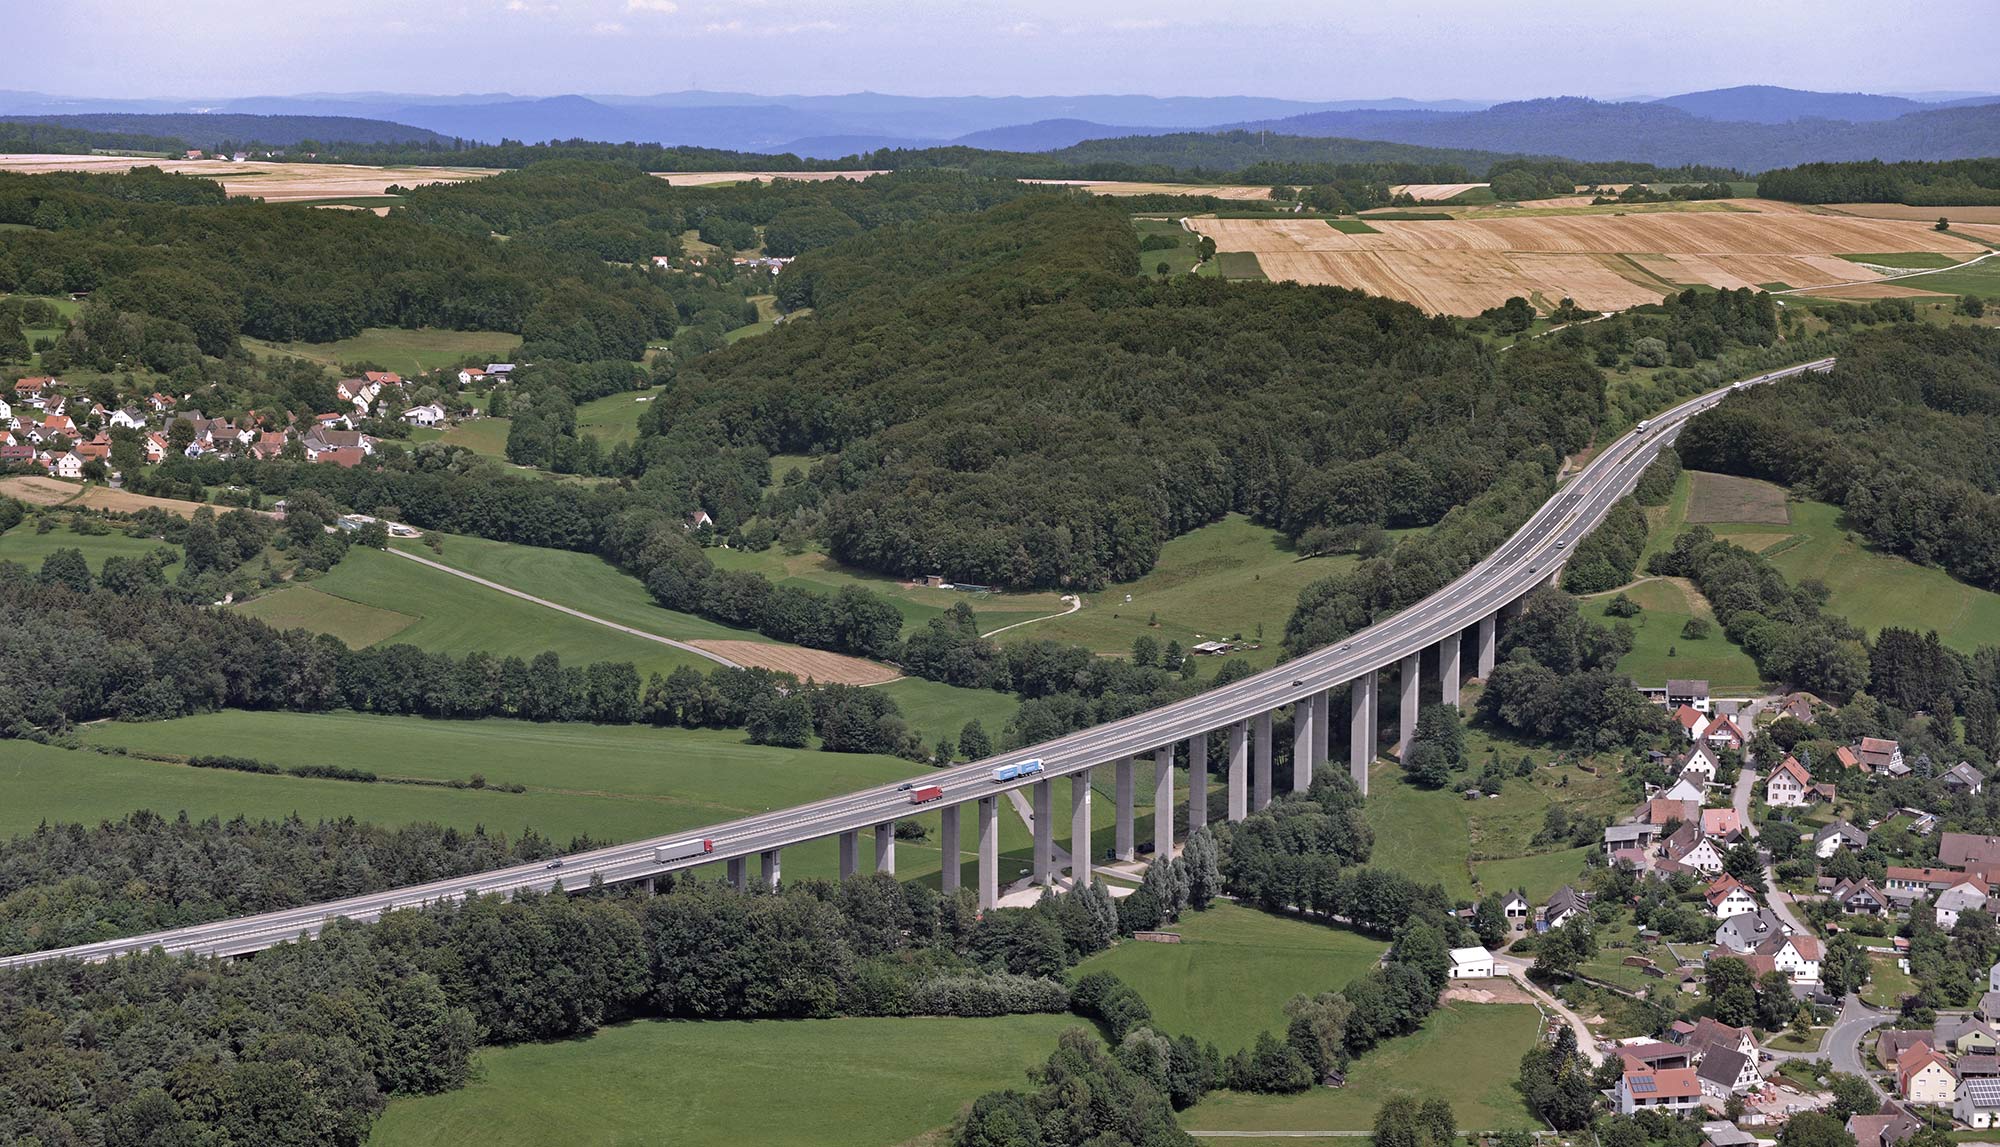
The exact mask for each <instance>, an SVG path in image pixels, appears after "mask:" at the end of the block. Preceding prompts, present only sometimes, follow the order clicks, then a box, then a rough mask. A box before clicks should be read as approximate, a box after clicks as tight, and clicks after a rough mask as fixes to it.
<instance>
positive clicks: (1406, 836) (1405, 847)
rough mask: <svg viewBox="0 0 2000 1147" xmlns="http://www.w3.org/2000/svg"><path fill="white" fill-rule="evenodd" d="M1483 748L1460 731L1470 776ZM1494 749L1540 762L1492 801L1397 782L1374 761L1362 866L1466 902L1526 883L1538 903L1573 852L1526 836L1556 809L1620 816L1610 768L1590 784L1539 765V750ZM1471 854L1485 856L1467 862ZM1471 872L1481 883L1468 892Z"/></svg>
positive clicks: (1543, 753) (1574, 864)
mask: <svg viewBox="0 0 2000 1147" xmlns="http://www.w3.org/2000/svg"><path fill="white" fill-rule="evenodd" d="M1490 747H1496V746H1495V742H1493V741H1492V740H1491V739H1490V738H1488V737H1486V736H1485V735H1484V734H1483V732H1482V731H1481V730H1478V729H1473V730H1469V731H1468V735H1467V737H1466V752H1467V755H1468V756H1469V757H1470V758H1471V759H1472V762H1473V768H1474V769H1475V770H1476V769H1478V768H1480V767H1482V766H1483V763H1484V762H1485V760H1486V759H1487V752H1488V749H1489V748H1490ZM1497 747H1498V748H1499V750H1500V756H1501V759H1502V760H1503V761H1506V762H1507V763H1509V764H1512V763H1513V762H1515V761H1518V760H1520V758H1521V754H1522V753H1523V752H1524V751H1528V752H1529V753H1530V755H1532V756H1533V757H1534V758H1535V760H1536V761H1537V762H1543V764H1542V767H1541V768H1538V769H1536V770H1535V772H1534V774H1533V775H1532V776H1530V777H1527V778H1525V779H1524V778H1510V779H1509V780H1508V781H1507V783H1506V785H1505V786H1504V787H1503V789H1502V791H1501V794H1500V795H1499V796H1498V797H1494V798H1490V799H1489V798H1482V799H1480V800H1466V799H1465V798H1464V796H1463V795H1461V794H1460V793H1459V792H1458V791H1457V790H1456V789H1455V788H1446V789H1436V790H1432V789H1421V788H1418V787H1416V786H1415V785H1411V784H1406V783H1405V782H1404V780H1403V775H1402V769H1401V767H1400V766H1398V765H1396V764H1393V763H1390V762H1377V763H1376V765H1375V768H1374V771H1373V772H1372V773H1371V774H1370V776H1369V793H1368V804H1367V806H1366V816H1367V819H1368V823H1369V825H1370V826H1371V827H1373V828H1374V830H1375V851H1374V854H1373V856H1372V857H1371V860H1370V863H1372V864H1374V865H1376V866H1378V867H1381V868H1392V869H1395V870H1397V871H1399V872H1403V873H1405V874H1407V875H1409V876H1413V877H1415V878H1417V879H1419V880H1424V881H1432V880H1435V881H1437V882H1438V883H1440V884H1443V885H1444V889H1445V891H1446V892H1447V893H1450V894H1451V895H1453V896H1465V897H1470V896H1472V895H1474V894H1475V893H1476V892H1477V893H1484V892H1493V891H1499V890H1504V889H1506V888H1510V887H1515V886H1520V885H1524V884H1525V885H1526V887H1527V891H1528V895H1529V896H1530V897H1531V898H1536V899H1539V898H1540V897H1543V896H1546V895H1547V894H1548V893H1550V892H1553V891H1555V890H1556V888H1557V887H1558V886H1560V885H1562V884H1564V883H1567V882H1568V881H1569V880H1572V879H1574V878H1575V876H1576V874H1577V872H1578V869H1579V861H1580V858H1581V853H1580V852H1578V851H1577V850H1574V849H1563V850H1559V851H1556V852H1552V853H1550V852H1543V853H1537V852H1535V851H1533V850H1534V848H1535V846H1534V844H1533V838H1534V835H1535V833H1536V832H1537V831H1539V830H1540V829H1541V827H1542V816H1543V814H1544V813H1545V812H1546V811H1547V809H1548V807H1549V805H1551V804H1554V803H1561V804H1562V805H1564V806H1565V807H1567V808H1568V809H1570V810H1571V811H1572V812H1574V813H1580V814H1584V813H1588V814H1605V813H1611V812H1615V811H1620V810H1621V806H1622V803H1623V802H1622V799H1621V798H1620V797H1619V795H1618V787H1617V784H1616V782H1615V781H1614V780H1613V779H1612V778H1611V776H1610V770H1609V769H1606V770H1603V771H1602V773H1601V774H1600V775H1599V776H1595V777H1593V776H1591V775H1590V774H1589V773H1586V772H1584V771H1582V770H1581V769H1577V768H1574V767H1568V768H1556V767H1552V766H1550V765H1548V764H1546V763H1545V762H1547V760H1548V759H1549V757H1550V753H1549V752H1548V751H1547V750H1523V748H1522V747H1521V746H1520V745H1518V744H1509V743H1505V742H1501V743H1498V745H1497ZM1466 775H1470V774H1466ZM1565 780H1567V784H1565V783H1564V782H1565ZM1475 855H1477V856H1480V857H1484V858H1487V859H1482V860H1477V861H1475V860H1473V859H1472V857H1473V856H1475ZM1475 870H1476V871H1477V873H1478V878H1479V884H1480V887H1479V888H1476V889H1475V888H1474V886H1473V873H1474V871H1475Z"/></svg>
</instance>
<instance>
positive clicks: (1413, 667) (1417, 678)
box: [1396, 653, 1423, 761]
mask: <svg viewBox="0 0 2000 1147" xmlns="http://www.w3.org/2000/svg"><path fill="white" fill-rule="evenodd" d="M1422 661H1423V655H1422V654H1420V653H1412V654H1410V655H1409V656H1408V657H1405V658H1403V670H1402V678H1403V679H1402V682H1401V684H1400V688H1401V689H1402V692H1403V698H1402V699H1403V706H1402V720H1400V721H1398V722H1397V724H1396V759H1397V760H1399V761H1400V760H1402V759H1403V753H1404V752H1405V750H1407V749H1408V748H1409V747H1410V741H1411V740H1412V739H1413V738H1415V737H1416V735H1417V689H1418V688H1419V687H1420V686H1421V685H1422V684H1423V672H1422V671H1421V670H1420V669H1419V668H1418V666H1419V665H1420V663H1421V662H1422Z"/></svg>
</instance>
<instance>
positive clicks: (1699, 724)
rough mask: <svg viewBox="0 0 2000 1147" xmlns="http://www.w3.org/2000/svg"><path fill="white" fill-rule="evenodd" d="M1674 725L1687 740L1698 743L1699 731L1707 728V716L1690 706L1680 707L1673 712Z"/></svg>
mask: <svg viewBox="0 0 2000 1147" xmlns="http://www.w3.org/2000/svg"><path fill="white" fill-rule="evenodd" d="M1674 724H1675V725H1678V726H1679V727H1680V730H1681V733H1682V735H1684V736H1686V737H1687V739H1688V740H1690V741H1699V740H1700V739H1701V731H1702V730H1703V729H1705V728H1707V727H1708V716H1707V714H1705V713H1703V712H1702V711H1701V710H1699V709H1696V708H1695V707H1693V706H1692V705H1682V706H1680V707H1679V708H1677V709H1675V710H1674Z"/></svg>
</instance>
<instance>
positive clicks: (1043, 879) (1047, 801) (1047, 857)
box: [1034, 780, 1056, 888]
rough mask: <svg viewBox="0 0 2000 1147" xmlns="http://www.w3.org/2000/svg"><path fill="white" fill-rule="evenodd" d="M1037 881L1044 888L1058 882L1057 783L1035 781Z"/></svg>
mask: <svg viewBox="0 0 2000 1147" xmlns="http://www.w3.org/2000/svg"><path fill="white" fill-rule="evenodd" d="M1034 792H1035V883H1036V884H1039V885H1041V886H1042V887H1044V888H1047V887H1049V886H1050V885H1052V884H1054V883H1055V882H1056V799H1055V798H1056V784H1055V782H1054V781H1051V780H1039V781H1036V782H1035V786H1034Z"/></svg>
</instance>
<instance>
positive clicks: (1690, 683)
mask: <svg viewBox="0 0 2000 1147" xmlns="http://www.w3.org/2000/svg"><path fill="white" fill-rule="evenodd" d="M1683 705H1685V706H1687V707H1688V708H1690V709H1693V710H1694V711H1696V712H1697V713H1706V712H1708V711H1709V696H1708V682H1706V681H1697V680H1694V679H1691V678H1681V677H1670V678H1668V679H1667V708H1669V709H1678V708H1680V707H1681V706H1683Z"/></svg>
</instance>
